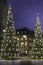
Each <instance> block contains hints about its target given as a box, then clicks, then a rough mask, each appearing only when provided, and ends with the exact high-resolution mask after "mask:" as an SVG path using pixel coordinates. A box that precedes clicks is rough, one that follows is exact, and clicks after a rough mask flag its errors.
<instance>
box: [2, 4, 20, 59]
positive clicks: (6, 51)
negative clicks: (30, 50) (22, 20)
mask: <svg viewBox="0 0 43 65" xmlns="http://www.w3.org/2000/svg"><path fill="white" fill-rule="evenodd" d="M17 44H18V43H17V40H16V38H15V28H14V21H13V15H12V8H11V4H10V5H9V9H8V16H7V21H6V28H5V29H4V30H3V40H2V45H1V60H3V59H4V60H15V59H17V55H18V54H19V53H20V52H19V51H16V48H17V47H16V46H17ZM15 55H16V56H15Z"/></svg>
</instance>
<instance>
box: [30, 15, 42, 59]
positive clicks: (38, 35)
mask: <svg viewBox="0 0 43 65" xmlns="http://www.w3.org/2000/svg"><path fill="white" fill-rule="evenodd" d="M31 59H36V60H39V59H41V60H42V59H43V40H42V31H41V24H40V18H39V14H37V22H36V30H35V39H34V41H33V48H32V51H31Z"/></svg>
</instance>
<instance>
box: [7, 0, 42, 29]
mask: <svg viewBox="0 0 43 65" xmlns="http://www.w3.org/2000/svg"><path fill="white" fill-rule="evenodd" d="M9 2H11V3H12V12H13V18H14V23H15V28H22V27H27V28H28V29H31V30H35V24H36V17H37V13H39V15H40V22H41V26H42V30H43V0H8V3H9ZM8 3H7V4H8Z"/></svg>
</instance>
